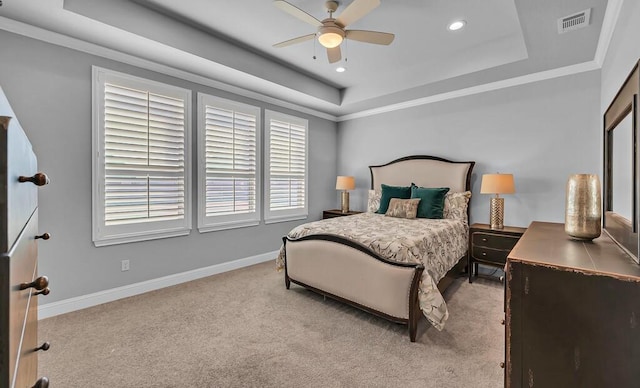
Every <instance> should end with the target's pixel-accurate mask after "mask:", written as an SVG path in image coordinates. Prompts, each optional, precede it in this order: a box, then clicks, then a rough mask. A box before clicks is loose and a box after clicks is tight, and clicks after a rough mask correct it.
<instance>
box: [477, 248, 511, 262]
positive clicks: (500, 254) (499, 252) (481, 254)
mask: <svg viewBox="0 0 640 388" xmlns="http://www.w3.org/2000/svg"><path fill="white" fill-rule="evenodd" d="M509 252H511V250H503V249H491V248H486V247H479V246H475V245H474V246H473V250H472V252H471V255H472V256H473V258H474V259H476V260H479V261H490V262H492V263H497V264H503V265H504V264H505V263H506V262H507V256H509Z"/></svg>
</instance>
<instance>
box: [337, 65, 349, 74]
mask: <svg viewBox="0 0 640 388" xmlns="http://www.w3.org/2000/svg"><path fill="white" fill-rule="evenodd" d="M336 71H337V72H338V73H344V72H345V71H347V68H346V67H342V66H340V67H336Z"/></svg>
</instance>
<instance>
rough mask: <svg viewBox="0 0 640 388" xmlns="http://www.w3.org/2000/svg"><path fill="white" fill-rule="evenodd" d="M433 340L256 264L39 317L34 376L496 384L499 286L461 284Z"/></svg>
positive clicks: (149, 382) (57, 380)
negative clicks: (42, 346)
mask: <svg viewBox="0 0 640 388" xmlns="http://www.w3.org/2000/svg"><path fill="white" fill-rule="evenodd" d="M445 298H446V300H447V303H448V306H449V312H450V317H449V320H448V322H447V324H446V327H445V329H444V330H443V331H441V332H439V331H437V330H436V329H434V328H433V327H430V326H428V325H427V324H426V320H424V319H423V320H422V321H421V326H420V328H419V330H418V336H419V337H418V341H417V342H416V343H411V342H409V336H408V335H407V329H406V326H403V325H397V324H394V323H390V322H388V321H385V320H383V319H381V318H377V317H374V316H372V315H370V314H367V313H364V312H361V311H360V310H357V309H354V308H352V307H349V306H346V305H344V304H341V303H338V302H335V301H333V300H330V299H327V300H324V298H323V297H322V296H319V295H317V294H314V293H312V292H310V291H307V290H305V289H303V288H301V287H298V286H296V285H293V284H292V286H291V289H290V290H286V289H285V287H284V281H283V274H282V273H277V272H276V271H275V270H274V264H273V263H271V262H269V263H264V264H259V265H255V266H252V267H248V268H243V269H240V270H236V271H232V272H227V273H224V274H220V275H215V276H212V277H209V278H205V279H201V280H197V281H194V282H190V283H185V284H182V285H178V286H174V287H170V288H165V289H162V290H158V291H154V292H150V293H147V294H144V295H139V296H135V297H131V298H127V299H122V300H119V301H116V302H112V303H108V304H104V305H100V306H96V307H92V308H89V309H85V310H81V311H77V312H73V313H70V314H65V315H61V316H57V317H53V318H49V319H45V320H42V321H40V324H39V327H40V328H39V339H40V341H45V340H48V341H50V342H51V349H50V350H49V351H48V352H44V353H41V355H40V366H39V372H40V375H41V376H48V377H49V379H50V381H51V386H52V387H54V388H75V387H83V388H84V387H108V388H119V387H122V388H124V387H492V388H493V387H500V386H501V385H502V384H503V374H502V372H503V370H502V369H501V368H500V367H499V365H498V364H499V363H500V361H502V360H503V359H504V326H502V325H501V324H500V320H501V319H502V317H503V311H502V307H503V291H502V287H501V284H500V283H498V282H495V281H491V280H484V279H478V280H476V281H475V282H474V283H473V284H469V283H468V282H467V281H466V280H465V279H464V278H460V279H459V280H458V281H456V283H454V284H453V285H452V286H451V287H450V288H449V289H448V290H447V292H446V294H445Z"/></svg>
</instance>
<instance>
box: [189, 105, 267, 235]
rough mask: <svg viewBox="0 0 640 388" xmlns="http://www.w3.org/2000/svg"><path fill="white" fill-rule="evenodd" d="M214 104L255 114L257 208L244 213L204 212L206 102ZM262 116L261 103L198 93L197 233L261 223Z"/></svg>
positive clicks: (205, 186) (205, 187) (205, 188)
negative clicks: (218, 214)
mask: <svg viewBox="0 0 640 388" xmlns="http://www.w3.org/2000/svg"><path fill="white" fill-rule="evenodd" d="M207 105H213V106H216V107H219V108H222V109H229V110H233V111H240V112H244V113H252V114H255V116H256V211H255V212H252V213H244V214H230V215H224V216H210V217H207V215H206V211H205V209H206V190H207V185H206V179H207V163H206V154H205V152H206V118H205V114H206V106H207ZM261 132H262V120H261V110H260V107H257V106H254V105H248V104H243V103H240V102H236V101H232V100H227V99H224V98H220V97H216V96H212V95H209V94H205V93H198V141H197V144H198V231H199V232H200V233H206V232H213V231H217V230H225V229H235V228H244V227H248V226H256V225H259V224H260V219H261V214H262V195H261V193H262V188H261V185H260V183H261V172H262V152H261V149H262V141H261Z"/></svg>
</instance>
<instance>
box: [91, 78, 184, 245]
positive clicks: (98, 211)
mask: <svg viewBox="0 0 640 388" xmlns="http://www.w3.org/2000/svg"><path fill="white" fill-rule="evenodd" d="M91 75H92V125H93V128H92V154H91V155H92V157H91V162H92V178H91V190H92V213H93V217H92V238H93V242H94V244H95V246H96V247H101V246H107V245H114V244H124V243H130V242H136V241H147V240H154V239H160V238H167V237H175V236H185V235H188V234H189V233H190V232H191V211H192V210H191V209H192V207H191V175H192V172H191V171H192V170H191V159H192V157H191V91H190V90H188V89H183V88H179V87H176V86H172V85H167V84H164V83H160V82H155V81H151V80H147V79H144V78H139V77H135V76H131V75H128V74H125V73H120V72H116V71H112V70H108V69H104V68H100V67H97V66H92V69H91ZM107 81H110V82H114V83H118V82H121V84H124V85H126V86H130V87H136V85H139V87H140V88H141V89H145V88H149V87H151V88H153V89H154V92H160V93H163V92H165V93H166V94H168V95H176V93H177V94H179V95H180V97H182V98H184V102H185V107H184V110H185V132H184V136H185V138H184V147H185V150H184V151H185V160H184V174H185V176H184V191H185V199H184V201H185V202H184V218H183V219H182V220H173V221H158V222H157V223H156V222H150V223H144V224H136V225H137V226H139V225H146V226H149V228H148V229H147V230H142V231H141V230H139V229H140V227H137V228H136V227H135V226H133V227H132V226H131V225H120V226H117V227H115V226H109V227H106V226H105V221H104V192H103V190H102V187H103V186H104V179H105V168H104V166H105V162H104V141H103V139H104V120H103V117H104V104H103V103H101V101H103V96H104V84H105V82H107ZM153 224H155V225H153ZM118 229H120V230H118Z"/></svg>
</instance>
